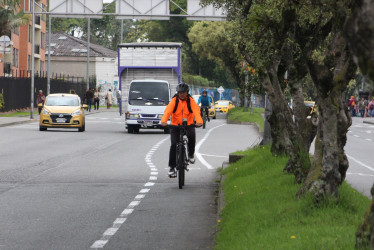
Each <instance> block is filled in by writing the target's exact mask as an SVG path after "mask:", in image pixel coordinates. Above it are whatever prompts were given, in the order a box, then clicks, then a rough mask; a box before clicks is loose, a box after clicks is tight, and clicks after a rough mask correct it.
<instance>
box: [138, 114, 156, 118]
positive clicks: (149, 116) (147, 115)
mask: <svg viewBox="0 0 374 250" xmlns="http://www.w3.org/2000/svg"><path fill="white" fill-rule="evenodd" d="M141 116H142V117H147V118H156V115H155V114H141Z"/></svg>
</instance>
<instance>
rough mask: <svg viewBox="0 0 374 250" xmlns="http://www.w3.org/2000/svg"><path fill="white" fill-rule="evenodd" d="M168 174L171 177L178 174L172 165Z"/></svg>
mask: <svg viewBox="0 0 374 250" xmlns="http://www.w3.org/2000/svg"><path fill="white" fill-rule="evenodd" d="M168 175H169V177H170V178H174V177H175V175H176V173H175V168H172V167H170V169H169V172H168Z"/></svg>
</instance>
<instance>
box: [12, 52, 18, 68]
mask: <svg viewBox="0 0 374 250" xmlns="http://www.w3.org/2000/svg"><path fill="white" fill-rule="evenodd" d="M13 66H14V67H16V68H18V49H16V48H13Z"/></svg>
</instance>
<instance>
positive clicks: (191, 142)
mask: <svg viewBox="0 0 374 250" xmlns="http://www.w3.org/2000/svg"><path fill="white" fill-rule="evenodd" d="M186 130H187V138H188V154H189V156H193V155H194V153H195V143H196V132H195V128H194V127H188V128H187V129H186ZM178 137H179V129H178V128H170V139H171V145H170V153H169V167H175V166H176V165H177V164H176V154H177V141H178Z"/></svg>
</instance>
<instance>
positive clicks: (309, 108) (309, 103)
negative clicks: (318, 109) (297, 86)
mask: <svg viewBox="0 0 374 250" xmlns="http://www.w3.org/2000/svg"><path fill="white" fill-rule="evenodd" d="M304 104H305V106H306V107H307V118H311V115H312V114H313V112H314V109H315V102H313V101H304Z"/></svg>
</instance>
